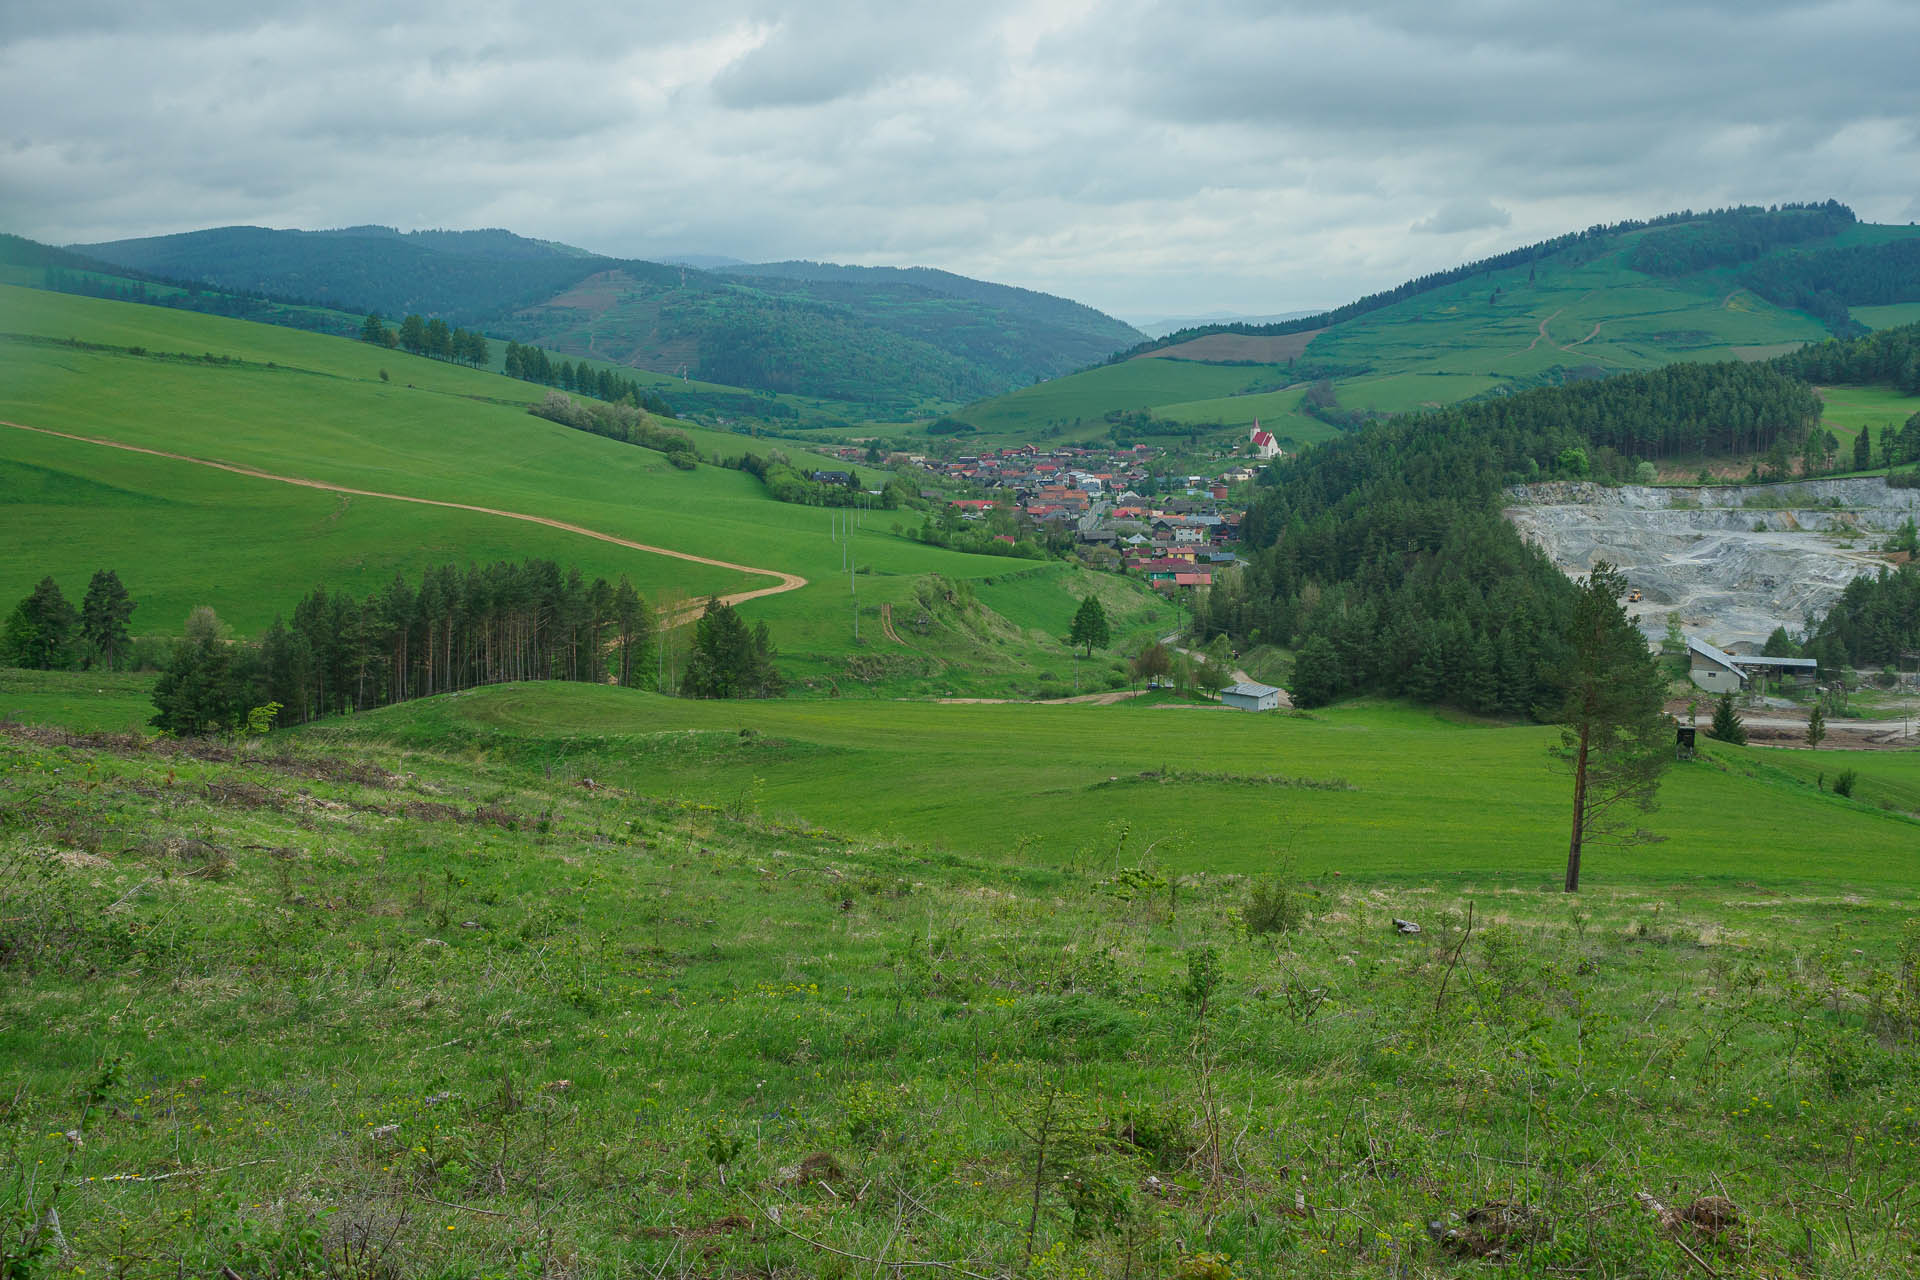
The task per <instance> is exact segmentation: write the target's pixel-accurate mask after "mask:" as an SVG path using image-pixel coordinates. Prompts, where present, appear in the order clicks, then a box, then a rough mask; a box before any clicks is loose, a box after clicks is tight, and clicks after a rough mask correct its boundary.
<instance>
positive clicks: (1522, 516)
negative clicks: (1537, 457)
mask: <svg viewBox="0 0 1920 1280" xmlns="http://www.w3.org/2000/svg"><path fill="white" fill-rule="evenodd" d="M1508 498H1509V500H1510V502H1511V504H1512V505H1510V506H1509V507H1508V508H1507V511H1506V514H1507V518H1508V519H1510V520H1512V521H1513V523H1514V525H1515V526H1516V527H1518V528H1519V530H1520V533H1521V535H1522V536H1523V537H1525V538H1526V539H1527V540H1528V541H1529V542H1532V543H1534V544H1535V545H1537V546H1539V547H1540V548H1541V549H1542V550H1543V551H1545V552H1546V553H1547V555H1548V556H1549V557H1550V558H1551V559H1552V560H1553V562H1554V563H1555V564H1557V565H1559V566H1560V568H1561V569H1562V570H1564V571H1565V572H1567V573H1568V574H1571V575H1580V574H1585V573H1587V572H1589V571H1590V570H1591V569H1592V568H1593V566H1594V563H1595V562H1596V561H1599V560H1607V561H1610V562H1612V563H1613V564H1614V565H1616V566H1618V567H1619V569H1620V570H1621V572H1623V573H1624V574H1625V575H1626V577H1627V582H1628V584H1629V586H1631V587H1632V588H1634V589H1635V590H1637V591H1639V592H1640V593H1641V599H1640V601H1639V602H1638V603H1632V604H1629V605H1628V606H1627V612H1628V614H1629V615H1630V616H1631V617H1633V619H1634V621H1635V622H1636V623H1637V624H1638V625H1639V627H1640V629H1641V630H1642V631H1643V632H1645V633H1646V634H1647V636H1648V637H1649V638H1650V639H1657V638H1659V637H1660V636H1661V634H1662V633H1664V632H1665V630H1666V625H1667V617H1668V615H1669V614H1678V615H1679V617H1680V624H1681V626H1682V627H1684V628H1685V629H1686V630H1687V631H1688V632H1689V633H1690V634H1694V635H1699V636H1701V637H1703V638H1706V639H1709V640H1711V641H1713V642H1714V643H1715V644H1718V645H1720V646H1721V647H1723V648H1726V647H1729V646H1731V647H1733V648H1735V649H1741V650H1752V649H1758V648H1759V647H1760V646H1761V644H1763V643H1764V642H1765V640H1766V638H1767V636H1768V635H1769V634H1770V633H1771V632H1772V631H1773V629H1774V628H1775V627H1785V628H1786V629H1787V630H1788V631H1791V632H1798V631H1800V630H1802V629H1803V628H1805V627H1806V626H1807V625H1808V620H1809V619H1810V618H1818V617H1819V616H1820V615H1821V614H1823V613H1825V612H1826V610H1827V607H1828V606H1829V605H1831V604H1832V603H1833V601H1834V599H1835V597H1837V596H1838V595H1839V594H1840V592H1841V591H1842V590H1843V589H1844V588H1845V587H1846V585H1847V583H1849V582H1851V581H1852V580H1853V579H1854V578H1856V577H1858V576H1859V575H1860V574H1863V573H1875V572H1878V571H1879V570H1880V569H1881V568H1883V567H1885V566H1886V564H1887V563H1888V561H1887V559H1886V557H1884V556H1882V555H1878V554H1875V551H1874V549H1875V548H1876V547H1878V546H1879V545H1880V544H1882V543H1884V542H1885V541H1886V539H1887V537H1888V535H1890V534H1892V533H1893V532H1895V531H1896V530H1897V529H1899V528H1900V526H1901V525H1902V524H1903V523H1904V522H1905V521H1907V520H1911V519H1916V518H1920V489H1891V488H1888V487H1887V484H1886V481H1885V480H1883V479H1881V478H1878V477H1874V478H1868V479H1854V480H1806V481H1801V482H1799V483H1797V484H1785V485H1729V486H1725V487H1702V488H1684V489H1680V488H1674V489H1669V488H1653V487H1650V486H1644V485H1623V486H1621V487H1619V488H1608V487H1606V486H1604V485H1597V484H1589V483H1572V484H1570V483H1564V482H1560V483H1552V484H1530V485H1517V486H1515V487H1513V488H1512V489H1510V490H1508Z"/></svg>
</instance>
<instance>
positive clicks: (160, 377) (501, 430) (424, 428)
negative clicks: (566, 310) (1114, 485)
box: [0, 286, 1177, 694]
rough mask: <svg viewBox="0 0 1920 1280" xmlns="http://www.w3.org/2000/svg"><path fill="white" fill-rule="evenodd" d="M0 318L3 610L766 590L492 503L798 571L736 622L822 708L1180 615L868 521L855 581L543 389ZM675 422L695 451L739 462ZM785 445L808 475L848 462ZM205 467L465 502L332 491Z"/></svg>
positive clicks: (204, 319)
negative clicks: (584, 582)
mask: <svg viewBox="0 0 1920 1280" xmlns="http://www.w3.org/2000/svg"><path fill="white" fill-rule="evenodd" d="M0 312H4V314H5V316H6V323H5V325H4V326H0V329H4V331H5V332H6V333H7V334H8V335H9V336H8V337H6V338H5V339H0V421H3V422H6V423H14V424H20V425H21V426H24V427H32V428H40V429H42V431H23V430H19V429H16V428H13V427H7V428H0V501H4V502H5V503H6V504H7V512H8V515H7V520H8V527H9V531H10V533H14V538H15V540H14V543H13V547H14V550H15V554H12V555H9V556H7V557H5V559H4V561H0V600H6V601H13V600H17V599H19V598H21V597H22V596H24V595H25V594H26V593H27V592H28V591H29V590H30V589H31V588H32V586H33V584H34V583H35V582H36V581H38V580H39V578H40V577H41V576H42V575H44V574H49V573H51V574H53V575H54V576H55V577H56V579H57V580H58V581H60V582H61V583H62V584H63V586H65V587H66V588H67V589H68V591H69V593H70V594H77V593H78V591H79V590H80V588H81V587H82V586H84V584H85V582H86V579H87V576H88V575H89V574H91V573H92V572H93V570H95V569H97V568H102V567H111V568H116V569H118V570H119V571H120V573H121V576H122V578H123V580H125V581H126V582H127V584H128V586H129V589H130V590H131V591H132V592H133V593H134V595H135V597H136V598H137V599H139V600H141V601H142V607H143V612H142V613H141V615H140V616H139V618H138V620H137V623H136V630H137V631H138V632H139V633H143V634H151V633H160V634H167V633H174V634H177V632H178V628H179V626H180V624H181V621H182V619H183V618H184V616H185V614H186V612H187V610H188V609H190V608H192V607H193V606H195V605H199V604H212V605H214V606H215V607H216V609H218V611H219V612H220V613H221V615H222V616H223V617H224V618H226V619H227V620H228V621H230V622H231V623H233V624H234V625H235V626H236V627H237V628H239V629H240V630H241V631H242V632H247V633H251V632H257V631H258V629H259V628H261V627H263V626H264V625H266V623H268V622H269V621H271V619H272V618H273V616H274V615H275V614H276V613H281V612H284V611H286V610H288V609H290V608H291V607H292V604H293V602H294V601H295V600H296V599H297V598H298V597H299V596H300V595H302V594H304V593H305V592H306V591H307V590H309V589H311V588H312V587H313V586H314V585H316V584H319V583H325V584H326V585H328V586H329V587H333V588H346V589H350V590H352V591H354V592H355V593H356V594H358V595H365V594H367V593H368V592H370V591H372V590H374V589H376V588H380V587H383V586H384V585H385V584H386V583H387V582H389V581H391V579H392V578H393V576H394V574H395V573H405V574H406V575H408V576H409V577H417V576H418V574H419V573H420V571H421V570H423V569H425V568H427V567H429V566H432V565H438V564H443V563H448V562H452V563H457V564H464V563H467V562H469V561H473V560H491V559H503V558H511V559H519V558H522V557H525V556H541V557H545V558H550V559H553V560H555V561H557V562H560V563H562V564H577V565H579V566H580V567H581V568H582V570H583V571H585V572H587V573H588V574H589V575H590V576H592V575H604V576H606V577H608V578H609V579H613V578H617V577H618V576H619V575H620V574H622V573H626V574H628V575H630V576H631V577H632V578H633V579H634V581H635V583H636V585H637V586H639V587H640V589H641V590H642V591H643V592H644V593H645V594H647V595H649V596H650V597H651V598H653V599H654V600H655V602H656V603H663V602H666V603H670V602H671V601H673V600H675V599H679V600H682V601H685V600H693V599H698V598H700V597H703V596H705V595H708V594H710V593H713V592H729V593H730V592H734V591H738V590H742V589H754V588H757V587H763V586H765V585H767V579H766V578H764V577H759V576H755V575H745V574H738V573H733V572H729V571H727V570H724V569H721V568H716V567H713V566H704V565H699V564H692V563H689V562H687V561H684V560H675V559H669V558H663V557H660V556H656V555H650V554H648V553H646V552H643V551H636V550H633V549H630V548H625V549H623V548H622V547H620V546H618V545H617V544H613V543H608V542H606V541H604V540H600V539H596V538H592V537H587V536H582V535H580V534H577V533H569V532H568V531H566V530H563V529H556V528H551V527H547V526H532V525H529V524H528V523H527V522H526V521H525V520H519V519H511V518H507V517H502V516H490V515H489V514H488V512H487V511H485V510H481V509H482V508H485V509H497V510H498V511H501V512H511V513H517V514H519V515H528V516H536V517H540V518H544V519H549V520H555V521H559V522H561V523H563V524H568V525H577V526H580V527H581V528H583V529H587V530H592V531H595V532H597V533H601V534H605V535H608V536H610V537H613V538H617V539H624V540H627V541H629V542H635V543H640V544H644V545H645V546H651V547H661V548H666V549H669V550H673V551H678V552H684V553H688V554H691V555H696V556H708V557H711V558H713V559H716V560H723V561H727V562H730V563H732V564H737V565H747V566H752V567H754V568H756V569H764V570H769V571H773V572H776V573H786V574H796V575H798V576H800V577H803V578H805V579H807V580H808V585H807V586H805V587H804V588H802V589H800V590H797V591H792V592H789V593H787V594H784V595H781V596H776V597H772V598H768V599H761V600H755V601H753V602H752V603H751V604H749V605H747V606H745V611H746V612H747V613H748V614H749V616H750V617H752V618H754V619H755V620H761V619H765V620H767V621H769V622H770V623H771V624H772V626H773V628H774V632H775V636H776V639H777V640H778V642H779V643H780V645H781V646H782V650H783V653H782V665H783V666H784V667H786V668H787V669H789V670H791V671H793V672H794V673H796V675H797V676H798V677H799V678H800V680H801V681H802V682H803V683H802V688H803V689H804V687H805V685H804V681H805V680H809V679H811V680H814V681H815V682H816V687H817V688H818V689H819V690H820V691H821V692H827V691H829V690H831V691H835V692H840V693H845V694H852V693H860V692H880V691H883V690H884V691H886V692H905V691H922V692H937V693H948V692H956V693H958V692H978V693H986V692H991V693H997V694H1017V693H1020V692H1031V691H1035V685H1036V681H1037V680H1038V679H1039V678H1040V676H1041V674H1042V673H1043V672H1053V673H1055V674H1056V675H1057V676H1058V677H1060V678H1062V679H1064V678H1067V677H1068V676H1069V675H1070V671H1069V664H1070V657H1069V655H1068V652H1067V649H1066V646H1065V645H1064V643H1062V642H1061V640H1060V639H1059V637H1058V636H1056V635H1054V634H1053V633H1054V631H1055V630H1056V626H1055V624H1056V623H1057V621H1058V618H1057V615H1058V613H1059V612H1060V607H1063V606H1064V605H1065V604H1066V603H1067V602H1068V601H1070V600H1073V599H1075V598H1077V597H1078V596H1082V595H1085V594H1087V593H1088V592H1090V591H1096V590H1097V591H1099V592H1101V593H1102V595H1103V598H1105V599H1106V600H1107V603H1108V608H1109V612H1110V614H1112V615H1113V616H1114V618H1115V623H1116V628H1115V629H1116V635H1117V636H1120V635H1126V634H1129V633H1130V632H1132V631H1141V632H1146V631H1151V630H1153V629H1155V628H1158V629H1160V630H1165V629H1167V628H1168V627H1170V626H1171V625H1173V623H1174V622H1175V621H1176V620H1177V619H1176V617H1175V615H1174V614H1173V612H1172V611H1171V608H1170V607H1169V606H1167V605H1166V604H1165V603H1164V602H1162V601H1159V600H1156V599H1154V598H1152V596H1151V594H1150V593H1148V592H1147V591H1146V589H1145V588H1144V586H1140V585H1139V584H1137V583H1130V582H1124V581H1122V580H1120V579H1114V578H1109V577H1104V576H1101V575H1092V574H1088V573H1085V572H1084V571H1081V570H1077V569H1073V568H1071V567H1069V566H1066V565H1061V564H1044V563H1035V562H1031V561H1022V560H1009V559H1006V558H1002V557H995V556H972V555H966V554H962V553H957V552H952V551H947V550H944V549H942V548H938V547H932V546H927V545H924V544H922V543H919V542H916V541H914V540H912V539H909V538H906V537H902V536H897V535H896V534H894V533H892V532H891V531H890V528H891V525H892V524H893V522H894V521H896V520H905V521H908V522H910V523H913V524H915V525H917V524H918V522H919V518H918V516H917V514H909V513H900V514H898V515H896V514H894V513H889V512H885V511H872V512H863V513H861V514H860V523H859V525H858V526H857V527H856V528H855V530H854V531H853V535H852V543H851V554H852V560H853V563H854V566H855V567H856V569H857V572H855V573H852V574H850V573H849V572H848V552H849V544H848V542H847V533H846V531H845V522H846V514H847V513H846V512H836V511H827V510H821V509H819V508H813V507H804V506H795V505H790V504H786V503H780V502H776V501H774V500H773V499H772V498H770V497H769V496H768V495H767V492H766V490H765V488H764V486H762V484H761V483H760V481H759V480H757V479H755V478H754V477H753V476H751V475H748V474H745V473H743V472H740V471H734V470H727V469H723V468H719V467H715V466H711V465H701V466H698V467H697V468H696V469H694V470H692V471H686V470H681V469H680V468H678V467H675V466H673V465H671V464H670V463H669V462H668V460H667V458H666V457H665V455H663V454H661V453H658V452H655V451H653V450H651V449H644V448H639V447H636V446H634V445H629V444H624V443H619V442H616V441H613V440H608V439H603V438H601V437H599V436H595V435H590V434H587V433H585V432H581V431H575V430H570V429H568V428H565V427H562V426H559V425H557V424H554V423H551V422H547V421H545V420H543V419H540V418H536V417H533V416H531V415H529V414H528V413H527V412H526V407H527V404H528V403H529V402H531V401H534V400H538V399H539V398H540V397H541V396H542V395H543V394H544V390H543V389H542V388H540V387H536V386H533V385H532V384H529V383H525V382H520V381H517V380H515V379H510V378H505V377H501V376H498V375H495V374H490V373H486V372H481V371H476V370H471V369H464V368H460V367H457V366H454V365H450V364H447V363H444V362H440V361H433V360H428V359H425V358H422V357H416V356H409V355H406V354H405V353H402V352H397V351H387V350H383V349H380V348H375V347H372V346H369V345H367V344H365V343H359V342H353V341H348V340H344V339H338V338H329V337H323V336H319V335H315V334H309V333H303V332H299V331H297V330H292V329H284V328H276V327H271V326H266V325H257V324H249V323H246V322H242V321H234V320H227V319H223V318H219V317H211V316H201V315H195V314H191V313H183V312H176V311H171V310H166V309H162V308H156V307H142V306H136V305H132V304H126V303H115V302H107V301H102V300H98V299H91V298H78V297H71V296H67V295H61V294H52V293H47V292H44V291H39V290H30V289H20V288H13V287H4V286H0ZM76 340H77V341H76ZM679 429H682V430H685V431H686V433H687V434H688V435H689V436H690V437H691V438H692V440H693V442H694V444H695V447H696V449H697V450H698V451H699V453H700V454H701V455H702V456H703V457H707V458H712V457H714V456H716V455H722V454H724V455H729V456H732V455H737V454H739V453H740V452H741V450H742V449H743V448H744V447H747V445H748V443H749V442H748V441H747V440H746V439H745V438H743V437H740V436H736V435H730V434H722V433H717V432H706V431H701V430H698V429H695V428H690V427H681V428H679ZM46 430H50V431H57V432H65V433H69V434H70V435H73V436H81V437H90V438H95V439H99V440H105V441H111V442H117V443H121V444H127V445H133V446H138V447H141V448H146V449H153V450H160V451H164V452H167V453H170V454H178V455H182V457H180V458H167V459H160V458H154V457H152V456H149V455H135V454H128V453H126V452H125V451H124V450H119V449H115V448H112V447H110V446H109V445H102V444H93V443H88V442H87V441H85V440H73V439H65V438H61V437H56V436H49V435H46V434H43V431H46ZM762 448H763V451H764V446H762ZM789 452H790V456H791V457H792V459H793V461H794V462H795V463H796V464H797V465H801V466H808V465H812V466H823V467H826V466H839V465H841V464H839V463H837V462H830V461H829V460H828V459H825V458H823V457H819V456H817V455H808V454H806V453H804V452H801V451H798V450H792V449H789ZM196 459H197V460H200V462H202V463H204V462H219V463H227V464H235V465H238V466H240V467H245V468H253V469H257V470H258V471H261V472H267V473H271V474H272V475H275V476H285V477H297V478H303V479H308V480H314V481H320V482H324V483H327V484H332V485H338V486H343V487H347V488H352V489H356V490H363V491H367V492H368V493H369V494H392V495H402V496H406V497H411V498H418V499H426V500H430V501H435V502H445V503H457V504H465V505H466V506H467V507H469V508H471V509H469V510H450V509H447V508H443V507H428V508H423V507H421V506H419V505H417V504H411V503H402V502H395V501H392V500H391V499H381V498H377V497H371V496H365V495H359V496H356V495H348V494H339V493H325V492H321V491H316V490H312V489H306V488H298V487H293V486H289V485H287V484H285V483H283V482H279V481H274V480H268V479H262V478H258V477H248V476H241V475H236V474H235V473H233V472H230V471H220V470H217V469H215V468H212V467H209V466H205V465H198V464H197V463H196V462H195V461H193V460H196ZM15 531H17V532H15ZM1022 575H1040V577H1039V579H1037V581H1038V582H1039V585H1040V587H1041V588H1042V589H1041V590H1039V591H1038V592H1034V593H1027V592H1021V593H1011V594H1008V595H1007V596H1005V597H1004V598H997V597H995V596H994V593H993V592H992V591H991V590H990V587H989V580H993V581H999V580H1004V579H1009V578H1015V577H1021V576H1022ZM932 583H939V584H942V585H940V586H937V587H936V586H933V585H930V584H932ZM976 588H977V589H978V590H979V591H980V592H981V594H982V596H983V597H984V598H983V599H982V600H980V601H978V602H975V601H974V600H973V598H972V595H971V593H972V592H973V591H974V590H975V589H976ZM1035 597H1038V599H1037V600H1036V598H1035ZM929 601H931V602H932V603H931V604H929V603H928V602H929ZM883 606H891V607H893V608H896V609H899V610H902V611H903V621H904V620H905V619H907V618H912V619H918V618H919V616H920V615H921V614H922V613H926V614H927V615H928V618H927V626H926V631H925V634H924V636H923V635H921V634H918V633H913V632H909V634H912V635H913V637H914V638H913V641H912V642H911V643H907V642H904V641H903V642H900V643H895V642H892V641H883V640H882V639H881V637H882V636H883V632H884V628H883V626H882V609H883ZM856 626H857V627H858V628H859V630H860V632H861V635H862V638H863V640H864V642H862V640H856V639H855V637H854V630H855V628H856ZM1089 670H1090V671H1091V670H1092V669H1091V668H1090V669H1089ZM1096 674H1097V676H1098V677H1099V678H1100V679H1102V680H1104V679H1105V678H1106V676H1107V674H1108V673H1107V671H1106V670H1105V669H1104V667H1103V668H1101V669H1100V670H1099V671H1098V672H1097V673H1096ZM1089 678H1090V679H1091V678H1094V677H1093V676H1090V677H1089ZM1057 691H1058V690H1056V692H1057Z"/></svg>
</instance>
